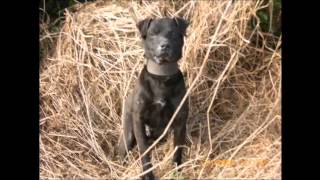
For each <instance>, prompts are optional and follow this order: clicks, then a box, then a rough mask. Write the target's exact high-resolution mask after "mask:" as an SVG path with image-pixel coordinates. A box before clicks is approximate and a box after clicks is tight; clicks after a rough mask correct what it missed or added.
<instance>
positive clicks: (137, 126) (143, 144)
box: [133, 104, 154, 179]
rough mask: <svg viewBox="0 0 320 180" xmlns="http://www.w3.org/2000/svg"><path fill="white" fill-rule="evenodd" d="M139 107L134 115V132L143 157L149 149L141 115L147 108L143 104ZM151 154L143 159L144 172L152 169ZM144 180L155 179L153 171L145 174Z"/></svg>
mask: <svg viewBox="0 0 320 180" xmlns="http://www.w3.org/2000/svg"><path fill="white" fill-rule="evenodd" d="M137 107H138V108H137V109H138V111H136V112H134V115H133V117H134V118H133V119H134V123H133V132H134V135H135V138H136V141H137V144H138V148H139V152H140V154H141V155H142V154H143V153H144V152H145V151H146V150H147V148H148V144H147V136H146V133H145V127H144V123H143V122H142V119H141V114H142V112H143V109H144V108H145V107H144V106H143V105H142V104H139V106H137ZM149 154H150V153H147V154H146V155H144V156H143V157H141V162H142V166H143V171H146V170H148V169H149V168H151V167H152V164H151V161H150V156H149ZM143 179H154V175H153V173H152V171H150V172H148V173H147V174H145V175H144V176H143Z"/></svg>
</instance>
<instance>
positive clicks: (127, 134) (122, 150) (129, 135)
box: [119, 107, 136, 158]
mask: <svg viewBox="0 0 320 180" xmlns="http://www.w3.org/2000/svg"><path fill="white" fill-rule="evenodd" d="M122 123H123V124H122V127H123V133H122V134H121V136H120V143H119V155H120V157H121V158H125V157H126V155H127V152H128V151H130V150H131V149H132V148H133V147H134V145H135V144H136V140H135V137H134V134H133V121H132V117H131V113H130V112H129V111H128V109H126V107H125V110H124V118H123V122H122Z"/></svg>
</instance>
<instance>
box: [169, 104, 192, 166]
mask: <svg viewBox="0 0 320 180" xmlns="http://www.w3.org/2000/svg"><path fill="white" fill-rule="evenodd" d="M188 111H189V109H188V106H187V104H186V103H185V104H184V105H183V107H182V108H181V110H180V112H179V113H178V115H177V117H176V119H175V122H174V124H173V134H174V139H173V143H174V147H178V149H177V151H176V152H175V153H174V155H173V162H174V163H177V166H179V165H180V164H181V159H182V149H183V147H181V146H183V145H185V140H186V122H187V118H188Z"/></svg>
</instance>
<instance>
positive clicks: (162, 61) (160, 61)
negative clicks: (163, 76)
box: [153, 56, 169, 65]
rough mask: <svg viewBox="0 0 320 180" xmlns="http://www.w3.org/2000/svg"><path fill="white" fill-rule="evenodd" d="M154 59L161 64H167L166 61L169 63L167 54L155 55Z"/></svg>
mask: <svg viewBox="0 0 320 180" xmlns="http://www.w3.org/2000/svg"><path fill="white" fill-rule="evenodd" d="M153 59H154V61H155V62H156V63H157V64H160V65H161V64H165V63H169V61H168V59H167V57H166V56H154V57H153Z"/></svg>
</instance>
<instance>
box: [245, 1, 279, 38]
mask: <svg viewBox="0 0 320 180" xmlns="http://www.w3.org/2000/svg"><path fill="white" fill-rule="evenodd" d="M265 2H266V3H268V1H265ZM271 4H272V5H273V8H272V11H273V12H272V24H271V25H270V22H271V21H270V18H271V13H270V9H269V7H266V8H264V9H261V10H259V11H257V16H258V18H259V22H260V24H259V26H260V28H261V30H262V31H263V32H270V31H271V32H272V33H273V34H274V35H276V36H279V35H280V34H281V8H282V6H281V5H282V3H281V0H272V3H270V5H271ZM257 23H258V22H257V21H256V20H255V19H252V21H251V27H252V28H253V27H255V26H256V25H257ZM270 27H271V28H270Z"/></svg>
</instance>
